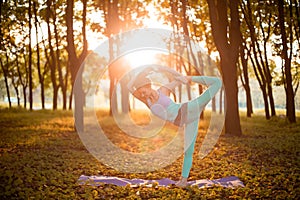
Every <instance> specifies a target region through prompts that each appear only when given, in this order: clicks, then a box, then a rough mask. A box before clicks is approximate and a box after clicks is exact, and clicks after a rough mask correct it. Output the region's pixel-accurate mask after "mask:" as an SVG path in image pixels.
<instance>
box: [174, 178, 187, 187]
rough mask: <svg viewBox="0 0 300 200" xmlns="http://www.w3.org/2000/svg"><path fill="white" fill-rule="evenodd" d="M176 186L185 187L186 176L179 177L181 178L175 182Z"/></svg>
mask: <svg viewBox="0 0 300 200" xmlns="http://www.w3.org/2000/svg"><path fill="white" fill-rule="evenodd" d="M175 185H176V186H177V187H186V186H187V178H184V177H181V179H180V180H179V181H178V182H177V183H175Z"/></svg>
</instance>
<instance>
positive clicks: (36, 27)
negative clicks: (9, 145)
mask: <svg viewBox="0 0 300 200" xmlns="http://www.w3.org/2000/svg"><path fill="white" fill-rule="evenodd" d="M36 8H37V6H36V2H33V12H34V19H35V32H36V38H38V35H39V34H38V17H37V16H38V15H37V9H36ZM36 54H37V70H38V77H39V83H40V87H41V103H42V109H45V92H44V88H45V87H44V77H43V76H42V71H41V63H40V47H39V42H38V41H37V43H36Z"/></svg>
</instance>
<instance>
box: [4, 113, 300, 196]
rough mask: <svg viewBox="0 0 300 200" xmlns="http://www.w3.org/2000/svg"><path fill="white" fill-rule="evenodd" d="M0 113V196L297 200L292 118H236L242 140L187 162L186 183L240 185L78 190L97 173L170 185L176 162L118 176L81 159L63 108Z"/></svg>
mask: <svg viewBox="0 0 300 200" xmlns="http://www.w3.org/2000/svg"><path fill="white" fill-rule="evenodd" d="M0 116H1V117H0V126H1V129H0V180H1V181H0V199H122V198H123V199H201V198H202V199H257V198H263V199H275V198H277V199H300V174H299V173H300V146H299V142H300V122H299V121H300V119H299V118H298V119H297V120H298V122H297V123H296V124H289V123H287V121H286V119H284V118H282V117H274V118H272V119H271V120H269V121H267V120H265V119H264V117H263V116H259V115H258V116H254V117H252V118H245V117H243V116H242V117H241V123H242V130H243V136H242V137H228V136H224V135H222V136H221V138H220V139H219V141H218V143H217V145H216V146H215V148H214V150H213V151H212V152H211V153H210V154H209V155H208V156H207V157H205V158H204V159H202V160H200V159H197V158H195V159H194V164H193V168H192V170H191V173H190V180H192V179H204V178H208V179H214V178H221V177H224V176H229V175H235V176H237V177H239V178H240V179H241V180H242V181H243V182H244V184H245V187H244V188H236V189H228V188H222V187H212V188H206V189H198V188H195V187H187V188H185V189H182V188H176V187H171V188H169V189H167V188H155V187H153V188H146V187H137V188H130V187H118V186H113V185H102V186H99V187H92V186H81V185H79V184H78V183H77V179H78V178H79V176H80V175H82V174H85V175H96V174H102V175H113V176H120V177H127V178H145V179H160V178H166V177H167V178H172V179H174V180H175V179H177V178H178V177H179V176H180V169H181V164H182V158H180V159H178V160H177V161H176V162H174V163H173V164H172V165H170V166H168V167H166V168H164V169H161V170H158V171H155V172H151V173H141V174H126V173H122V172H118V171H115V170H113V169H111V168H109V167H107V166H105V165H103V164H101V163H100V162H99V161H98V160H96V159H95V158H94V157H93V156H92V155H91V154H89V152H88V151H87V150H86V149H85V147H84V145H83V144H82V143H81V140H80V139H79V137H78V134H77V133H76V132H74V131H73V117H72V113H71V112H69V111H32V112H30V111H26V110H21V109H12V110H8V109H1V110H0ZM100 116H101V117H103V119H104V120H108V121H109V119H108V118H107V115H106V114H105V113H102V114H101V115H100ZM108 124H109V123H108ZM111 126H113V124H112V125H111ZM108 128H109V127H108ZM111 130H115V129H111ZM118 137H120V135H118ZM200 137H201V136H200ZM116 143H118V140H116ZM137 148H138V147H137Z"/></svg>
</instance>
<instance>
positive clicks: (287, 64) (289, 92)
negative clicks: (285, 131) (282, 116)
mask: <svg viewBox="0 0 300 200" xmlns="http://www.w3.org/2000/svg"><path fill="white" fill-rule="evenodd" d="M278 13H279V27H280V33H281V40H282V47H283V49H282V56H283V60H284V66H283V67H284V76H285V92H286V115H287V118H288V120H289V122H291V123H295V122H296V114H295V99H294V98H295V94H294V91H293V83H292V74H291V60H290V58H289V57H288V46H287V43H288V41H287V34H286V30H285V25H284V22H285V18H284V1H283V0H278ZM290 34H292V33H290Z"/></svg>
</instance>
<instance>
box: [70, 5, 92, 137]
mask: <svg viewBox="0 0 300 200" xmlns="http://www.w3.org/2000/svg"><path fill="white" fill-rule="evenodd" d="M82 3H83V12H82V37H83V38H82V40H83V49H82V52H81V54H80V55H79V56H77V54H76V48H75V43H74V30H73V16H74V10H73V7H74V0H67V6H66V23H67V43H68V45H67V51H68V57H69V62H68V63H69V69H70V72H71V79H72V85H73V88H72V91H73V94H74V102H75V108H74V117H75V127H74V128H75V130H77V131H84V124H83V122H84V121H83V117H84V116H83V105H84V98H85V97H84V92H83V87H82V73H83V67H81V68H80V66H81V63H82V62H83V60H84V59H85V57H86V55H87V40H86V30H85V26H86V6H87V0H82ZM75 81H76V82H75ZM75 83H76V85H74V84H75ZM70 105H71V104H70Z"/></svg>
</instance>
